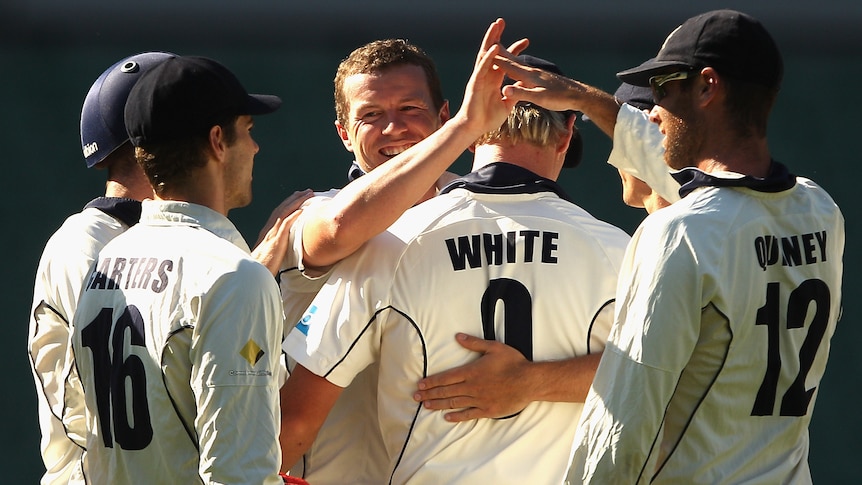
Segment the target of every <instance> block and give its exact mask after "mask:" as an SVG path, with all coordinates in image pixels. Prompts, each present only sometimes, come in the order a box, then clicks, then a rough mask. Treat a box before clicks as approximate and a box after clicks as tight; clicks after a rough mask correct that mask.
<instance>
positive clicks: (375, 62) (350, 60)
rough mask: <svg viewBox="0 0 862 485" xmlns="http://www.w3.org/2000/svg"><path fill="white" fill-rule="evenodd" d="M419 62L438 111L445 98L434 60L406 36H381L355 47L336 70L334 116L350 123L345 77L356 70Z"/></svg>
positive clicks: (362, 71)
mask: <svg viewBox="0 0 862 485" xmlns="http://www.w3.org/2000/svg"><path fill="white" fill-rule="evenodd" d="M405 65H407V66H418V67H421V68H422V70H423V71H425V80H426V81H427V83H428V92H429V93H430V94H431V101H432V102H433V103H434V109H435V110H437V111H439V110H440V109H441V108H442V107H443V103H445V102H446V100H445V98H444V97H443V88H442V85H441V83H440V75H439V74H438V73H437V66H436V65H435V64H434V61H433V60H432V59H431V58H430V57H429V56H428V54H426V53H425V51H423V50H422V49H420V48H419V47H417V46H415V45H413V44H411V43H409V42H407V41H406V40H403V39H382V40H375V41H372V42H369V43H367V44H365V45H363V46H361V47H358V48H356V49H355V50H354V51H353V52H351V53H350V55H348V56H347V57H346V58H345V59H344V60H342V61H341V63H340V64H339V65H338V70H337V71H336V72H335V81H334V82H335V116H336V119H337V120H338V122H339V123H340V124H341V125H343V126H347V125H348V123H347V121H348V120H347V114H348V112H349V111H350V100H349V99H347V95H346V94H345V92H344V81H345V79H347V78H348V77H350V76H352V75H354V74H372V73H381V72H384V71H386V69H389V68H391V67H395V66H405Z"/></svg>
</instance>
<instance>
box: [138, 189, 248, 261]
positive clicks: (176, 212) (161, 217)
mask: <svg viewBox="0 0 862 485" xmlns="http://www.w3.org/2000/svg"><path fill="white" fill-rule="evenodd" d="M141 209H142V210H141V222H142V223H147V224H149V225H153V226H161V225H187V226H192V227H200V228H203V229H206V230H207V231H209V232H211V233H213V234H215V235H216V236H218V237H220V238H222V239H226V240H228V241H230V242H231V243H233V244H234V245H235V246H237V247H238V248H240V249H242V250H243V251H245V252H246V253H251V250H250V249H249V247H248V243H246V242H245V239H244V238H243V237H242V234H240V233H239V231H238V230H237V228H236V226H234V225H233V223H232V222H231V221H230V219H228V218H227V217H225V216H223V215H221V214H219V213H218V212H216V211H214V210H212V209H210V208H209V207H206V206H202V205H199V204H192V203H190V202H180V201H174V200H149V199H148V200H145V201H144V202H143V204H142V206H141Z"/></svg>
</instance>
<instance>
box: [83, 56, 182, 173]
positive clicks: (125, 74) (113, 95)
mask: <svg viewBox="0 0 862 485" xmlns="http://www.w3.org/2000/svg"><path fill="white" fill-rule="evenodd" d="M174 56H175V55H174V54H171V53H168V52H143V53H140V54H135V55H133V56H129V57H126V58H125V59H121V60H120V61H117V62H116V63H115V64H114V65H112V66H111V67H109V68H108V69H106V70H105V72H103V73H102V74H101V75H100V76H99V77H98V79H96V82H94V83H93V85H92V86H91V87H90V90H89V92H87V97H86V98H84V106H83V108H81V149H82V150H83V151H84V159H85V160H86V162H87V168H90V167H93V166H94V165H96V164H98V163H99V162H101V161H103V160H105V158H106V157H107V156H108V155H110V154H111V153H113V152H114V151H115V150H117V148H119V147H120V146H122V145H123V144H124V143H126V142H127V141H128V140H129V135H128V134H127V133H126V125H125V122H124V121H123V110H124V108H125V106H126V99H127V98H128V96H129V92H130V91H131V90H132V87H134V85H135V83H136V82H137V81H138V78H140V77H141V75H142V74H143V73H145V72H147V71H149V70H150V69H152V68H153V67H154V66H156V65H158V64H160V63H161V62H162V61H164V60H166V59H169V58H171V57H174Z"/></svg>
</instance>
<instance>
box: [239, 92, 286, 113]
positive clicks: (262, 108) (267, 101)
mask: <svg viewBox="0 0 862 485" xmlns="http://www.w3.org/2000/svg"><path fill="white" fill-rule="evenodd" d="M279 107H281V98H279V97H278V96H273V95H271V94H249V95H248V104H247V105H246V113H243V114H248V115H265V114H267V113H272V112H273V111H275V110H277V109H278V108H279Z"/></svg>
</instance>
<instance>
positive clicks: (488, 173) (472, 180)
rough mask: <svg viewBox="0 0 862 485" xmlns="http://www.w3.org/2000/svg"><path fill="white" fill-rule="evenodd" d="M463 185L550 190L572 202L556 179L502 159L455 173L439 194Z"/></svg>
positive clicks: (500, 190) (484, 189)
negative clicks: (465, 171) (455, 176)
mask: <svg viewBox="0 0 862 485" xmlns="http://www.w3.org/2000/svg"><path fill="white" fill-rule="evenodd" d="M460 188H463V189H467V190H469V191H470V192H476V193H484V194H537V193H540V192H553V193H555V194H557V195H558V196H559V197H560V198H561V199H564V200H567V201H569V202H572V200H571V198H570V197H569V196H568V194H566V192H565V191H564V190H563V188H562V187H561V186H560V185H559V184H558V183H556V182H554V181H553V180H551V179H547V178H545V177H541V176H539V175H536V174H535V173H533V172H531V171H529V170H527V169H525V168H522V167H519V166H517V165H512V164H510V163H505V162H496V163H491V164H488V165H485V166H484V167H482V168H480V169H479V170H476V171H473V172H470V173H468V174H467V175H464V176H463V177H459V178H457V179H455V180H453V181H452V182H450V183H449V184H448V185H446V186H445V187H443V188H442V189H441V190H440V193H441V194H445V193H446V192H450V191H452V190H454V189H460Z"/></svg>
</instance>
